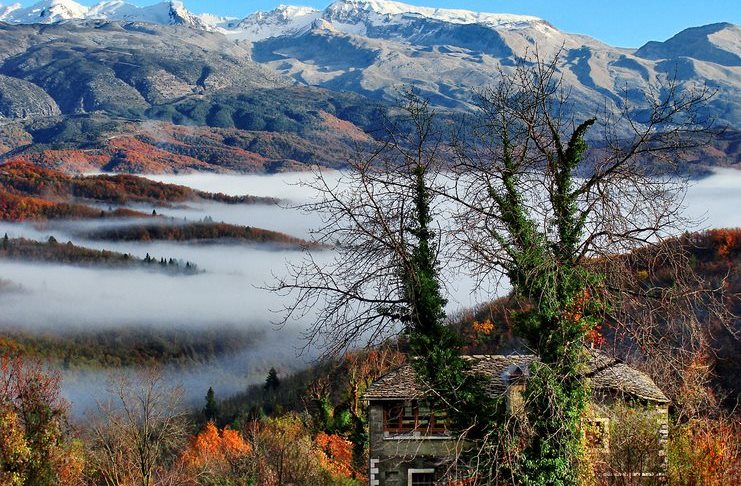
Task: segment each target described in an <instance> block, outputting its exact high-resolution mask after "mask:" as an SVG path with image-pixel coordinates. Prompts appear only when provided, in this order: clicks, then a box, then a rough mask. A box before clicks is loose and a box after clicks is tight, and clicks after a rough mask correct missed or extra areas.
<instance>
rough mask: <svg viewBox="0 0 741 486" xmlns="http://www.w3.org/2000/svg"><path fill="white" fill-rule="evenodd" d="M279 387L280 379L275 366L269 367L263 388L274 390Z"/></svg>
mask: <svg viewBox="0 0 741 486" xmlns="http://www.w3.org/2000/svg"><path fill="white" fill-rule="evenodd" d="M278 387H280V379H279V378H278V372H277V371H275V368H270V371H268V376H267V378H265V390H266V391H275V390H277V389H278Z"/></svg>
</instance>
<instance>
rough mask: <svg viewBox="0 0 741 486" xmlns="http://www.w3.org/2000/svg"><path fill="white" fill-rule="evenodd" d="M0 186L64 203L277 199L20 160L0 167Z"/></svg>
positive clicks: (242, 201) (262, 200)
mask: <svg viewBox="0 0 741 486" xmlns="http://www.w3.org/2000/svg"><path fill="white" fill-rule="evenodd" d="M0 185H2V187H3V188H5V190H7V191H10V192H13V193H15V194H18V195H21V196H36V197H41V198H44V199H47V200H61V201H67V202H68V201H71V200H74V199H86V200H93V201H97V202H102V203H108V204H119V205H124V204H129V203H147V204H159V205H167V204H171V203H182V202H188V201H198V200H210V201H216V202H222V203H227V204H248V203H249V204H253V203H266V204H274V203H276V202H277V201H276V200H275V199H273V198H262V197H256V196H247V195H245V196H228V195H226V194H221V193H218V194H212V193H208V192H204V191H198V190H195V189H191V188H189V187H185V186H181V185H176V184H165V183H161V182H155V181H152V180H149V179H146V178H144V177H138V176H133V175H128V174H119V175H95V176H77V177H72V176H69V175H67V174H64V173H62V172H59V171H56V170H51V169H45V168H42V167H39V166H36V165H34V164H31V163H28V162H22V161H12V162H8V163H6V164H4V165H2V166H0Z"/></svg>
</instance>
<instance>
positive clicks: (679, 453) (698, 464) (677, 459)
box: [668, 415, 741, 486]
mask: <svg viewBox="0 0 741 486" xmlns="http://www.w3.org/2000/svg"><path fill="white" fill-rule="evenodd" d="M739 419H740V417H738V416H737V415H736V416H731V417H720V418H717V419H709V418H703V419H698V420H692V421H690V422H688V423H686V424H682V425H679V426H676V427H674V429H673V430H672V433H671V436H670V440H669V450H668V456H669V480H670V481H669V482H670V484H672V485H676V486H722V485H730V484H741V420H739Z"/></svg>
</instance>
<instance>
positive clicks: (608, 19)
mask: <svg viewBox="0 0 741 486" xmlns="http://www.w3.org/2000/svg"><path fill="white" fill-rule="evenodd" d="M0 1H2V0H0ZM78 1H80V0H78ZM129 1H130V2H132V3H136V4H138V5H150V4H152V3H156V2H157V1H159V0H129ZM184 1H185V6H186V7H187V8H188V9H190V10H191V11H194V12H210V13H216V14H221V15H231V16H236V17H243V16H246V15H247V14H249V13H252V12H254V11H255V10H270V9H272V8H274V7H275V6H277V5H279V4H281V3H285V4H289V5H307V6H312V7H316V8H323V7H326V6H327V5H329V4H330V3H331V0H184ZM2 3H11V2H10V1H8V2H5V1H2ZM23 3H24V4H30V3H34V2H33V1H32V0H24V1H23ZM82 3H86V4H93V3H96V1H95V0H86V1H83V2H82ZM405 3H410V4H414V5H422V6H429V7H444V8H465V9H469V10H479V11H487V12H506V13H519V14H527V15H535V16H538V17H542V18H544V19H546V20H548V21H550V22H551V23H552V24H554V25H555V26H556V27H558V28H559V29H561V30H563V31H566V32H575V33H580V34H588V35H591V36H592V37H595V38H597V39H599V40H601V41H604V42H607V43H608V44H612V45H615V46H621V47H638V46H641V45H643V44H644V43H645V42H647V41H649V40H666V39H667V38H669V37H671V36H672V35H674V34H676V33H677V32H679V31H680V30H682V29H685V28H687V27H693V26H698V25H704V24H710V23H714V22H732V23H735V24H740V23H741V0H466V1H461V0H406V2H405Z"/></svg>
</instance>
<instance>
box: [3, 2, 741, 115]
mask: <svg viewBox="0 0 741 486" xmlns="http://www.w3.org/2000/svg"><path fill="white" fill-rule="evenodd" d="M92 19H94V20H109V21H123V22H128V21H140V22H151V23H156V24H163V25H181V26H188V27H192V28H195V29H198V30H201V31H203V30H205V31H211V32H216V33H221V34H224V35H226V37H227V38H228V39H231V40H232V41H235V42H236V43H237V44H239V45H240V46H241V47H244V48H245V49H246V50H248V51H249V52H250V55H251V56H252V59H253V60H254V61H257V62H259V63H262V64H264V65H266V66H268V67H270V68H272V69H273V70H274V71H277V72H278V73H280V74H283V75H285V76H288V77H290V78H292V79H293V80H295V81H296V82H299V83H302V84H306V85H311V86H321V87H325V88H329V89H331V90H341V91H354V92H357V93H361V94H363V95H366V96H369V97H371V98H376V99H386V100H388V99H392V98H394V96H395V93H396V92H397V91H398V88H399V87H400V86H401V85H404V84H414V85H415V86H416V87H417V88H418V89H419V90H420V91H421V92H422V93H423V94H424V95H425V96H427V97H428V98H430V99H431V100H432V101H433V102H434V103H435V104H437V105H438V106H440V107H445V108H450V109H465V108H467V107H470V102H471V94H472V92H474V91H475V89H477V88H480V87H482V86H487V85H490V84H492V83H493V82H494V81H495V80H496V78H497V76H498V74H499V73H500V72H502V71H504V72H506V71H508V70H510V69H512V66H514V65H515V64H516V63H517V62H518V61H519V60H520V59H522V58H523V56H527V55H531V54H532V53H533V52H535V51H536V49H537V52H538V53H539V55H540V56H541V57H542V58H544V59H550V58H552V57H553V56H554V55H556V54H557V53H558V54H559V55H560V65H559V69H560V74H561V75H562V77H563V82H564V83H565V84H566V85H567V86H568V87H569V88H570V90H571V92H572V96H573V98H574V99H575V100H576V101H577V105H578V106H579V107H580V108H581V109H582V110H583V111H584V113H593V112H594V110H596V109H598V108H599V107H600V106H602V105H603V104H604V102H605V100H607V101H608V102H609V103H613V104H614V105H616V106H619V105H620V104H621V103H623V101H624V99H625V95H626V93H627V95H628V97H629V99H631V101H635V102H638V100H639V98H640V96H639V93H642V92H645V91H646V90H647V88H648V87H649V86H650V85H652V84H655V83H656V81H657V80H658V79H660V78H662V77H667V76H672V75H673V76H677V77H678V79H680V80H681V81H682V82H683V83H686V84H687V85H688V86H689V85H692V84H695V85H701V84H707V85H709V86H711V87H712V88H713V89H715V90H717V94H716V96H715V97H714V98H713V100H712V101H711V104H712V105H714V108H713V109H714V110H715V111H716V112H717V113H718V114H719V118H721V119H722V120H723V121H727V122H729V123H730V124H732V125H739V120H741V102H740V101H739V100H740V99H741V89H739V86H741V57H740V54H741V28H739V26H736V25H733V24H714V25H710V26H704V27H698V28H692V29H687V30H685V31H683V32H681V33H679V34H677V35H676V36H675V37H673V38H672V39H669V40H667V41H665V42H649V43H648V44H646V45H645V46H643V47H641V48H640V49H624V48H616V47H612V46H609V45H607V44H605V43H602V42H600V41H598V40H596V39H593V38H591V37H588V36H585V35H580V34H571V33H566V32H562V31H560V30H558V28H556V27H555V26H553V25H552V24H550V23H549V22H548V21H547V20H545V19H540V18H537V17H532V16H526V15H512V14H498V13H482V12H473V11H469V10H460V9H457V10H456V9H439V8H425V7H417V6H413V5H406V4H404V3H400V2H396V1H390V0H336V1H334V2H333V3H331V4H330V5H329V6H327V7H326V8H324V9H323V10H317V9H313V8H309V7H294V6H285V5H282V6H280V7H278V8H276V9H274V10H272V11H269V12H256V13H253V14H251V15H249V16H247V17H245V18H243V19H241V20H240V19H230V18H223V17H217V16H214V15H209V14H194V13H191V12H190V11H188V10H187V9H186V8H185V6H184V5H183V3H182V2H180V1H175V0H173V1H169V2H163V3H158V4H155V5H151V6H148V7H138V6H135V5H132V4H129V3H126V2H125V1H124V0H106V1H103V2H101V3H99V4H97V5H95V6H93V7H85V6H82V5H80V4H78V3H75V2H74V1H73V0H43V1H41V2H39V3H37V4H35V5H33V6H31V7H26V8H21V7H20V6H19V5H17V4H15V5H9V6H6V7H0V21H5V22H9V23H54V22H59V21H63V20H66V21H70V20H92ZM626 88H627V91H626Z"/></svg>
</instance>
